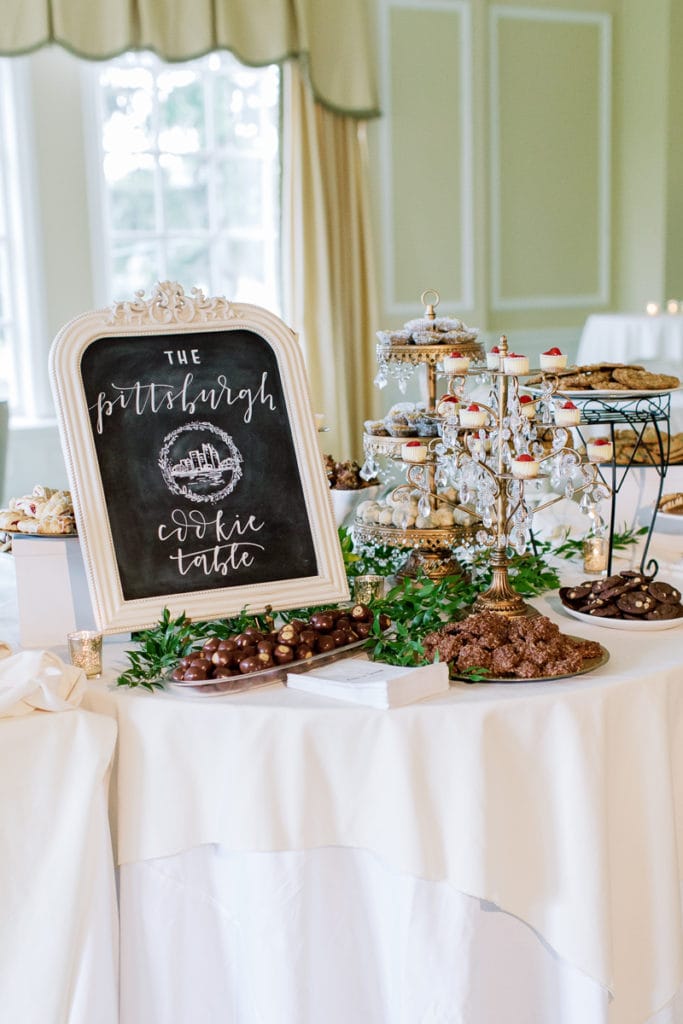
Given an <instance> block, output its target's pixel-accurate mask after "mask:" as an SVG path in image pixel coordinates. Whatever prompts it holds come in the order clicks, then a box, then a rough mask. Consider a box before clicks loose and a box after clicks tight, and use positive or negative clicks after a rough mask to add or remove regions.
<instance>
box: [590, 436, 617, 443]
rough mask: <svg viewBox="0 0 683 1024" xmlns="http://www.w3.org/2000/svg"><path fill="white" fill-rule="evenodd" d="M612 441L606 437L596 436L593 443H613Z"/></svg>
mask: <svg viewBox="0 0 683 1024" xmlns="http://www.w3.org/2000/svg"><path fill="white" fill-rule="evenodd" d="M611 443H612V442H611V441H609V440H608V439H607V438H606V437H596V439H595V440H594V441H593V444H611Z"/></svg>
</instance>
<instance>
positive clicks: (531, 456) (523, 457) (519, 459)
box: [515, 453, 534, 462]
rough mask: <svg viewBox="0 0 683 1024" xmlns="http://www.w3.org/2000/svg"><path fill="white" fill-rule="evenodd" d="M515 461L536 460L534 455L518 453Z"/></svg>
mask: <svg viewBox="0 0 683 1024" xmlns="http://www.w3.org/2000/svg"><path fill="white" fill-rule="evenodd" d="M515 461H516V462H533V461H534V457H533V455H527V454H526V453H525V454H524V455H518V456H517V458H516V460H515Z"/></svg>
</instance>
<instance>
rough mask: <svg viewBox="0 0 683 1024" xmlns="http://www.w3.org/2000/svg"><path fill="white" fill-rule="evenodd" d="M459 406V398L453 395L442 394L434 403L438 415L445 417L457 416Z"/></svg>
mask: <svg viewBox="0 0 683 1024" xmlns="http://www.w3.org/2000/svg"><path fill="white" fill-rule="evenodd" d="M459 408H460V399H458V398H456V396H455V395H442V396H441V398H440V399H439V400H438V402H437V403H436V411H437V412H438V414H439V416H445V417H446V418H449V417H455V416H457V415H458V409H459Z"/></svg>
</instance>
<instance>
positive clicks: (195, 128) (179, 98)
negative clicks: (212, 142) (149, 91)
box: [157, 71, 206, 153]
mask: <svg viewBox="0 0 683 1024" xmlns="http://www.w3.org/2000/svg"><path fill="white" fill-rule="evenodd" d="M157 88H158V90H159V149H160V150H162V151H165V152H167V153H197V152H198V151H199V150H200V149H204V148H205V146H206V135H205V129H204V91H203V87H202V83H201V81H200V79H199V78H198V77H197V75H196V74H194V73H192V72H190V71H166V72H164V73H163V74H161V75H159V78H158V80H157Z"/></svg>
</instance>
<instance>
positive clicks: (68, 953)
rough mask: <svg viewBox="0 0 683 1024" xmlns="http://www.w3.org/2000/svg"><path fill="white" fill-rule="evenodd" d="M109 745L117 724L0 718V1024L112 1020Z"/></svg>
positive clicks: (3, 599)
mask: <svg viewBox="0 0 683 1024" xmlns="http://www.w3.org/2000/svg"><path fill="white" fill-rule="evenodd" d="M18 636H19V630H18V622H17V602H16V590H15V579H14V565H13V559H12V557H11V556H10V555H7V554H3V555H0V640H2V641H6V642H8V643H10V644H11V645H12V647H13V648H14V649H17V647H18ZM3 664H5V665H6V664H7V663H6V662H4V663H3ZM5 684H6V689H5V690H4V691H3V697H4V698H5V700H4V705H7V703H8V701H7V699H6V698H7V696H8V693H10V692H11V686H9V685H7V679H5ZM115 744H116V723H115V722H114V721H112V719H111V718H110V717H106V716H103V715H97V714H93V713H92V712H91V711H87V710H83V708H81V707H77V708H74V709H73V710H68V711H38V710H36V711H31V712H30V713H25V714H22V715H21V716H20V717H12V716H11V715H8V716H0V1020H1V1021H2V1024H67V1022H68V1024H117V1021H118V1020H119V1016H118V924H119V923H118V906H117V895H116V884H115V872H114V856H113V850H112V840H111V834H110V830H109V807H110V805H109V781H110V775H111V765H112V760H113V757H114V748H115Z"/></svg>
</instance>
